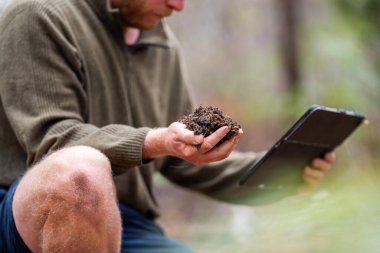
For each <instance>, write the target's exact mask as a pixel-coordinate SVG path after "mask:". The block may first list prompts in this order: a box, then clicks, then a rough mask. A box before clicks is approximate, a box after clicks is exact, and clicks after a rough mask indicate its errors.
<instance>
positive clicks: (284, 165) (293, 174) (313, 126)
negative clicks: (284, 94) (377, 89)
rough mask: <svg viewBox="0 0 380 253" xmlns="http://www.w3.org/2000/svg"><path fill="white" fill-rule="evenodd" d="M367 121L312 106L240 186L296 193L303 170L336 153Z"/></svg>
mask: <svg viewBox="0 0 380 253" xmlns="http://www.w3.org/2000/svg"><path fill="white" fill-rule="evenodd" d="M364 120H365V116H364V115H363V114H361V113H357V112H352V111H347V110H343V109H335V108H328V107H325V106H321V105H313V106H311V107H310V108H309V109H308V110H307V111H306V112H305V113H304V114H303V115H302V117H301V118H300V119H299V120H298V121H297V122H296V123H295V124H294V125H293V126H292V127H291V128H290V129H289V130H288V131H287V132H286V133H285V134H284V136H283V137H282V138H280V140H278V141H277V142H276V143H275V144H274V145H273V146H272V147H271V148H270V149H269V151H268V152H267V153H266V154H265V155H264V156H263V157H262V158H261V159H260V160H258V161H257V162H256V163H255V164H254V165H253V167H252V168H250V169H249V170H248V171H247V172H246V173H245V174H244V175H243V176H242V177H241V179H240V181H239V184H240V185H247V186H252V187H254V188H257V189H265V190H275V191H276V190H288V191H293V190H294V189H296V188H298V187H299V185H300V183H301V182H303V172H302V170H303V168H304V167H305V166H306V165H308V164H309V163H310V162H311V160H312V159H314V158H317V157H323V155H324V154H325V153H326V152H328V151H332V150H334V149H335V148H336V147H337V146H339V145H340V144H342V143H343V141H344V140H345V139H346V138H347V137H348V136H349V135H350V134H351V133H352V132H353V131H354V130H355V129H356V128H357V127H358V126H359V125H360V124H361V123H363V121H364Z"/></svg>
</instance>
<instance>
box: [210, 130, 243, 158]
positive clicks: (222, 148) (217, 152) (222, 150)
mask: <svg viewBox="0 0 380 253" xmlns="http://www.w3.org/2000/svg"><path fill="white" fill-rule="evenodd" d="M241 135H242V132H241V133H238V134H237V135H236V136H235V137H233V138H231V139H230V140H228V141H225V142H223V143H222V144H221V145H219V146H217V147H215V148H213V149H211V150H209V151H208V152H206V153H205V155H204V157H203V159H207V162H216V161H220V160H223V159H225V158H227V157H228V156H229V155H230V154H231V152H232V151H233V150H234V149H235V147H236V145H237V143H238V142H239V139H240V137H241Z"/></svg>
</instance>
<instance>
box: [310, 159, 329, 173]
mask: <svg viewBox="0 0 380 253" xmlns="http://www.w3.org/2000/svg"><path fill="white" fill-rule="evenodd" d="M311 166H312V167H313V168H314V169H317V170H321V171H324V172H325V171H329V170H330V169H331V163H330V162H328V161H326V160H322V159H319V158H317V159H314V160H313V162H312V164H311Z"/></svg>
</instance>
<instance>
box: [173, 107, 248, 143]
mask: <svg viewBox="0 0 380 253" xmlns="http://www.w3.org/2000/svg"><path fill="white" fill-rule="evenodd" d="M179 122H181V123H182V124H184V125H186V128H187V129H189V130H191V131H194V133H195V134H196V135H199V134H201V135H203V136H205V137H207V136H209V135H210V134H212V133H213V132H215V131H216V130H218V129H219V128H221V127H222V126H229V127H230V129H231V130H230V131H229V132H228V133H227V134H226V136H225V137H224V138H223V139H222V140H220V141H219V143H218V144H217V145H220V144H222V143H223V142H225V141H226V140H229V139H231V138H232V137H234V136H235V135H237V134H238V132H239V129H240V128H241V126H240V125H239V124H238V123H237V122H235V121H233V120H232V119H231V118H230V117H228V116H227V115H224V114H223V112H222V111H221V110H219V109H218V108H217V107H212V106H207V107H203V106H199V107H198V108H197V109H196V110H195V111H194V113H191V114H189V115H186V116H183V117H182V118H181V119H180V120H179Z"/></svg>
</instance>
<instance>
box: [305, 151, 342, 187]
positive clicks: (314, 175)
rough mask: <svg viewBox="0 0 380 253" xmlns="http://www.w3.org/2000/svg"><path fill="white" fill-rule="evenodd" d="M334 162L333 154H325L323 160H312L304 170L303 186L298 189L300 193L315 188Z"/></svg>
mask: <svg viewBox="0 0 380 253" xmlns="http://www.w3.org/2000/svg"><path fill="white" fill-rule="evenodd" d="M334 161H335V153H334V152H330V153H326V154H325V156H324V158H323V159H321V158H316V159H314V160H313V161H312V162H311V164H310V165H309V166H306V167H305V169H304V174H303V178H304V180H305V185H304V186H302V187H301V188H300V192H305V191H309V190H311V189H313V188H315V187H316V186H317V185H318V183H319V182H320V180H321V179H322V178H323V176H324V175H325V173H326V172H327V171H329V170H330V169H331V166H332V164H333V162H334Z"/></svg>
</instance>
